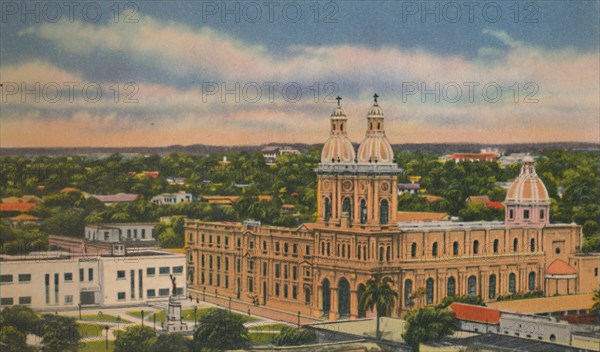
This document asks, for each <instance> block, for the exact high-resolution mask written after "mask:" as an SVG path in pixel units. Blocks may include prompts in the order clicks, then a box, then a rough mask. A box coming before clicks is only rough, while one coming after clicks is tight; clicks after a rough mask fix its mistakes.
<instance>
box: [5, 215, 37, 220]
mask: <svg viewBox="0 0 600 352" xmlns="http://www.w3.org/2000/svg"><path fill="white" fill-rule="evenodd" d="M10 219H11V220H12V221H39V220H40V218H38V217H36V216H33V215H29V214H21V215H17V216H15V217H12V218H10Z"/></svg>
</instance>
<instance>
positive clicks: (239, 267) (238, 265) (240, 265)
mask: <svg viewBox="0 0 600 352" xmlns="http://www.w3.org/2000/svg"><path fill="white" fill-rule="evenodd" d="M237 272H238V273H240V272H242V261H241V260H240V259H238V260H237Z"/></svg>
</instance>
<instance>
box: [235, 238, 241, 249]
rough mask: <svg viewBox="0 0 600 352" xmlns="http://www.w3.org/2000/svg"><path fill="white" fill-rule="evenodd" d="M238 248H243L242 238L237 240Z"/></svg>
mask: <svg viewBox="0 0 600 352" xmlns="http://www.w3.org/2000/svg"><path fill="white" fill-rule="evenodd" d="M236 244H237V248H241V247H242V240H241V239H240V238H238V239H237V243H236Z"/></svg>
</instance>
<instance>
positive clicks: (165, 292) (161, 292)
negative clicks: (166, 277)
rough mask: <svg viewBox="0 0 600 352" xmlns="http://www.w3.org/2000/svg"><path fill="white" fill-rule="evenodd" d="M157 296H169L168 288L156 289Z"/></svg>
mask: <svg viewBox="0 0 600 352" xmlns="http://www.w3.org/2000/svg"><path fill="white" fill-rule="evenodd" d="M158 295H159V296H161V297H165V296H168V295H169V289H168V288H160V289H158Z"/></svg>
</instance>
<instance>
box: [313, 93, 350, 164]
mask: <svg viewBox="0 0 600 352" xmlns="http://www.w3.org/2000/svg"><path fill="white" fill-rule="evenodd" d="M341 100H342V98H340V97H337V101H338V105H337V106H336V109H335V110H334V111H333V113H332V114H331V119H330V122H331V132H330V135H329V138H328V139H327V141H325V144H324V145H323V150H322V151H321V163H322V164H339V163H354V160H355V159H356V153H355V152H354V146H353V145H352V142H351V141H350V139H349V138H348V131H347V128H346V123H347V121H348V117H347V116H346V112H345V111H344V109H342V107H341V104H340V101H341Z"/></svg>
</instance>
